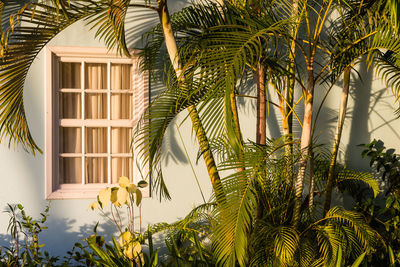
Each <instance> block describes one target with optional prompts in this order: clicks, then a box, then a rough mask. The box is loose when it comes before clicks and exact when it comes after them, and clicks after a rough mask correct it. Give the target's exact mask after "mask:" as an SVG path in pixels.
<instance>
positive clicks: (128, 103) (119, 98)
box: [111, 94, 133, 120]
mask: <svg viewBox="0 0 400 267" xmlns="http://www.w3.org/2000/svg"><path fill="white" fill-rule="evenodd" d="M132 98H133V97H132V94H112V95H111V119H112V120H118V119H132V118H133V105H132Z"/></svg>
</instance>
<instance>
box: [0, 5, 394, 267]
mask: <svg viewBox="0 0 400 267" xmlns="http://www.w3.org/2000/svg"><path fill="white" fill-rule="evenodd" d="M222 3H223V4H222V5H219V4H215V3H212V2H210V1H204V2H200V3H198V4H193V5H192V6H190V7H188V8H185V9H183V10H182V11H180V12H178V13H176V14H174V15H173V16H171V17H169V14H168V11H167V10H168V9H167V8H166V4H167V2H166V1H157V7H155V6H151V5H147V4H148V2H147V1H146V2H145V4H144V5H141V6H140V7H147V8H150V9H152V10H155V11H157V12H158V15H159V17H160V19H161V20H160V25H157V26H156V27H155V28H153V29H152V30H151V31H150V32H149V33H148V34H147V36H146V37H147V39H146V40H147V42H148V43H147V45H146V47H145V49H144V52H143V58H144V61H143V65H142V67H143V68H145V69H146V68H147V69H150V70H152V69H154V68H155V65H154V64H156V63H155V62H157V60H156V58H168V55H167V53H168V54H169V56H170V57H169V59H170V60H169V61H170V62H167V63H166V65H165V66H166V67H165V69H166V74H167V75H165V76H164V78H165V80H164V82H165V84H166V86H167V88H166V90H165V91H164V92H162V93H161V94H160V95H159V96H158V97H157V98H156V99H155V100H154V101H153V102H152V104H151V105H150V107H149V108H148V109H147V110H146V112H145V113H144V114H143V119H142V120H141V123H140V124H139V127H138V130H137V132H136V135H135V140H134V141H135V142H134V144H135V146H136V147H139V150H140V151H139V152H140V153H139V155H140V156H142V157H143V158H144V162H145V163H149V165H150V169H151V170H152V171H153V173H155V172H159V173H160V175H159V176H158V177H157V179H156V180H155V182H154V183H155V185H156V186H154V188H158V189H160V192H161V193H160V195H164V196H166V197H167V198H169V194H168V191H167V190H166V187H165V183H164V181H163V177H162V170H161V167H160V164H159V163H160V155H161V152H162V151H161V148H162V142H163V138H164V135H165V131H166V129H167V127H168V125H169V124H170V123H171V121H173V119H174V118H175V117H176V116H177V115H178V114H179V113H181V112H182V111H183V110H185V109H187V108H192V109H191V110H196V108H198V110H199V112H198V114H197V111H196V112H195V113H196V114H195V115H196V118H197V120H196V121H195V120H193V122H194V123H193V127H194V129H195V132H196V134H198V133H199V131H198V129H199V128H201V130H203V129H202V128H203V126H201V127H197V126H198V125H204V129H205V130H206V132H205V133H203V134H202V137H201V138H199V143H200V146H202V145H203V144H204V145H205V147H207V153H208V152H209V150H210V148H211V149H212V152H213V154H216V155H217V158H218V159H219V164H218V169H217V170H216V169H215V164H214V163H215V162H214V159H213V154H211V155H210V153H208V154H207V155H208V159H209V160H208V161H207V160H206V165H207V167H208V170H209V172H210V170H212V171H213V173H214V174H217V175H214V176H212V175H210V177H211V182H212V185H213V189H214V195H213V198H214V199H213V200H212V202H211V203H207V204H205V205H204V206H201V207H198V208H196V209H195V210H194V211H193V212H192V213H191V214H189V216H188V217H186V218H185V219H184V220H182V221H180V222H178V223H176V224H172V225H164V226H163V228H164V229H165V230H168V234H167V238H166V244H167V247H168V249H169V251H170V254H171V258H170V261H169V262H168V264H171V265H213V264H214V265H226V266H235V265H240V266H248V265H255V266H258V265H262V266H263V265H270V266H322V265H323V266H331V265H336V266H341V265H348V264H353V265H357V264H360V263H361V261H363V259H364V257H367V258H369V260H370V261H374V260H376V259H375V258H376V257H379V253H378V254H376V255H373V253H374V252H375V248H374V247H377V249H379V244H380V242H379V241H380V239H381V238H380V237H381V236H383V238H384V239H385V240H386V241H387V242H386V243H388V244H389V245H388V246H387V249H386V248H385V252H384V253H385V256H387V255H388V256H389V257H386V259H388V261H390V262H391V263H392V264H395V263H394V262H395V261H396V256H397V253H398V251H397V249H398V248H397V245H396V242H397V241H398V240H399V239H398V237H396V236H393V237H391V235H392V234H393V233H394V234H396V231H397V223H398V220H399V219H398V218H399V217H398V216H392V215H393V214H391V213H394V214H397V213H398V206H399V205H400V204H399V202H398V200H397V198H395V197H393V196H396V194H398V193H396V192H397V191H398V181H397V180H398V177H397V176H396V173H392V172H393V170H396V168H397V167H396V165H394V163H395V162H396V161H398V159H397V156H396V157H393V155H391V154H390V153H387V151H386V152H383V150H380V149H376V150H374V149H375V147H374V146H375V144H372V145H371V146H370V147H369V149H370V150H371V151H372V152H371V151H370V152H368V153H369V155H370V156H372V157H373V160H372V162H373V163H374V162H377V164H378V167H377V168H378V171H379V170H380V169H381V167H382V166H383V168H384V169H385V171H384V177H386V176H387V178H388V181H389V185H390V186H389V190H388V192H389V195H390V196H392V198H390V196H389V197H388V198H387V199H388V200H387V201H388V202H387V203H386V204H387V208H386V209H385V212H383V213H382V214H381V215H382V216H389V215H387V214H386V212H387V213H389V214H390V216H392V217H390V219H389V220H387V221H383V223H380V222H379V221H378V220H379V219H377V217H374V210H375V207H374V206H372V209H371V208H370V206H369V203H373V202H374V200H373V198H374V197H375V196H376V195H377V194H378V193H379V186H378V183H377V181H376V180H374V179H373V178H372V176H371V175H370V174H368V173H360V172H355V171H352V170H349V169H346V168H344V167H341V166H340V165H339V164H336V155H337V154H335V153H332V155H334V160H333V162H330V163H328V162H329V161H327V160H326V159H325V158H323V157H322V156H321V154H319V153H316V150H315V148H316V147H317V146H316V145H315V144H314V143H313V142H314V139H315V138H313V137H314V136H313V135H314V130H315V127H316V124H317V119H318V115H319V111H318V112H317V114H316V116H315V117H316V118H314V117H313V116H314V113H315V112H314V111H313V108H314V102H313V100H314V98H316V96H318V95H319V94H320V90H319V87H318V86H320V85H322V86H327V88H328V90H327V93H326V95H325V96H324V101H325V98H326V97H327V95H328V94H329V92H330V91H331V89H332V88H333V87H334V86H335V84H336V83H337V81H338V80H339V79H340V77H341V75H342V74H343V72H344V71H345V70H347V74H348V75H349V76H350V72H351V68H352V67H353V66H354V65H355V64H357V63H359V62H360V61H361V59H362V56H364V55H365V56H366V59H367V61H368V65H369V66H372V64H373V63H375V66H376V70H377V74H378V75H380V76H381V77H382V78H383V79H384V80H385V82H386V84H387V86H388V87H390V88H392V91H393V93H394V95H395V96H398V95H399V88H400V85H399V84H400V83H399V81H400V80H399V77H400V76H399V70H400V68H399V62H400V60H399V58H400V56H399V55H400V45H399V44H400V39H399V36H398V34H397V33H398V31H397V25H398V23H396V22H397V19H398V17H397V13H398V12H397V9H398V6H397V5H396V4H393V3H394V2H391V3H389V2H388V1H384V0H382V1H358V0H354V1H353V0H351V1H340V0H338V1H333V0H327V1H325V0H324V1H314V0H309V1H307V0H294V1H287V0H277V1H261V2H254V1H223V2H222ZM130 6H131V5H130V1H120V0H114V1H109V0H104V1H103V0H101V1H84V0H79V1H75V2H73V3H70V1H68V3H67V1H66V0H63V1H58V0H57V1H55V0H54V1H39V2H38V4H36V3H33V2H32V3H30V4H28V5H27V6H26V7H24V8H23V9H21V11H20V13H19V14H18V15H19V16H18V17H17V18H21V21H25V20H28V18H31V17H32V19H31V20H30V23H31V24H33V25H35V26H36V27H35V26H33V27H31V26H29V25H30V24H28V27H25V26H24V25H20V24H17V23H14V21H12V20H10V21H11V28H10V29H9V30H8V31H3V34H4V35H3V36H4V38H3V39H2V43H1V49H2V52H3V53H4V62H5V63H4V65H3V66H4V68H3V69H2V70H4V71H2V72H1V75H2V76H0V78H2V79H1V84H0V86H1V92H3V95H4V97H2V98H1V101H0V102H1V106H2V107H4V110H5V112H3V110H2V113H1V117H0V121H1V122H2V123H1V127H0V132H1V133H3V134H5V135H9V136H11V137H12V138H11V139H12V140H14V141H17V142H22V143H23V144H25V145H26V146H27V147H28V148H31V149H32V150H35V149H37V147H36V145H35V144H34V142H33V140H32V138H31V136H30V134H29V130H28V128H27V124H26V121H25V115H24V110H23V102H22V88H23V82H24V79H25V77H26V73H27V70H28V68H29V66H30V65H31V63H32V61H33V59H34V58H35V56H36V55H37V53H38V52H39V51H40V49H41V48H42V47H43V46H44V45H45V44H46V43H47V42H48V41H49V40H51V38H53V37H54V36H55V35H56V34H57V33H58V32H60V31H61V30H62V29H64V28H65V27H67V26H68V25H70V24H72V23H73V22H75V21H77V20H79V19H88V21H89V23H91V24H92V25H95V26H98V31H97V34H96V35H97V36H98V37H99V38H101V39H103V40H104V41H105V43H106V45H107V46H108V47H109V48H113V47H117V49H118V50H119V51H120V52H121V53H122V52H125V53H128V49H127V46H126V43H125V28H124V21H125V18H126V14H127V11H128V8H129V7H130ZM132 6H133V7H134V6H135V5H132ZM77 7H80V8H77ZM386 7H389V8H390V10H386V9H385V8H386ZM36 9H38V10H36ZM333 12H337V13H338V15H339V16H338V18H337V19H332V20H330V19H329V20H328V18H330V16H331V14H332V13H333ZM36 14H39V15H36ZM60 14H61V15H60ZM11 18H12V19H15V18H14V17H11ZM56 21H57V23H56ZM328 22H329V23H328ZM8 35H10V36H12V38H9V36H8ZM32 36H33V37H32ZM167 36H168V37H169V38H170V39H169V40H168V41H166V39H167ZM164 44H165V45H166V46H167V51H164V50H163V49H162V46H163V45H164ZM171 44H172V46H173V48H174V49H175V48H176V49H175V50H178V51H172V50H174V49H172V50H171ZM176 46H177V47H176ZM22 48H23V49H22ZM22 50H23V51H32V52H31V53H28V55H25V54H24V53H21V52H20V51H22ZM171 55H173V56H171ZM177 63H179V64H177ZM171 66H173V67H174V68H172V67H171ZM260 66H262V68H264V69H265V70H267V71H266V72H265V73H263V72H260V69H262V68H260ZM251 80H255V83H256V84H257V85H258V86H257V90H259V89H260V88H261V86H260V85H261V84H270V85H271V86H270V87H269V88H267V87H266V88H264V89H262V90H263V91H264V94H267V92H266V91H265V90H270V92H268V93H276V94H277V98H278V100H279V103H273V104H274V105H275V106H276V107H278V109H279V110H280V112H281V115H282V128H283V125H284V124H292V120H293V119H292V115H294V117H295V118H296V119H297V120H298V122H299V125H300V126H301V131H302V133H301V139H300V140H297V139H296V135H295V134H296V133H293V132H291V131H289V132H286V131H285V129H282V130H283V132H285V134H287V135H285V136H282V138H278V139H276V140H272V139H270V140H268V141H267V142H262V143H261V142H258V141H257V142H256V143H254V142H252V141H251V140H250V141H248V142H244V141H243V140H242V133H241V129H240V124H239V117H238V115H237V105H236V98H237V97H238V96H239V95H245V96H246V97H249V98H254V97H253V95H254V94H253V92H252V91H253V90H252V89H253V88H252V87H251V86H248V84H249V82H250V81H251ZM260 81H261V82H260ZM295 84H296V87H295V86H294V85H295ZM297 88H298V90H299V91H300V93H298V94H297V95H300V97H299V99H298V100H297V101H293V99H294V89H296V90H297ZM260 90H261V89H260ZM257 96H258V91H257ZM257 100H258V101H257V108H261V106H262V105H265V102H266V101H264V100H261V98H257ZM397 100H398V98H397ZM324 101H322V104H323V103H324ZM261 102H262V103H261ZM268 102H270V101H269V100H268ZM300 102H303V103H304V110H305V112H304V120H303V121H300V119H299V116H298V114H297V113H296V109H295V106H296V105H297V104H298V103H300ZM322 104H321V106H320V109H321V107H322ZM264 108H265V106H264ZM320 109H319V110H320ZM343 109H344V110H345V109H346V107H343ZM264 113H265V112H264ZM342 114H343V113H342ZM189 115H190V116H192V115H193V113H192V112H189ZM264 115H265V114H264ZM264 117H265V116H264ZM344 117H345V116H344ZM344 117H343V118H344ZM266 120H267V119H266V118H265V119H264V121H263V122H262V123H264V124H265V123H266ZM287 120H291V121H290V122H288V121H287ZM342 123H343V122H342ZM196 127H197V128H196ZM257 127H258V128H260V129H261V127H259V125H258V126H257ZM338 128H340V127H338ZM203 132H204V131H203ZM206 134H207V136H206ZM292 134H293V136H292ZM340 134H341V133H338V136H340ZM263 135H264V137H265V135H266V133H265V132H264V133H263ZM207 137H208V138H209V139H207ZM208 140H211V144H212V146H210V143H209V142H208ZM298 143H300V146H298ZM339 143H340V137H339V140H338V142H337V144H335V147H336V153H337V148H338V147H339ZM334 150H335V149H334ZM204 152H205V150H204V149H202V151H201V153H202V154H203V155H206V154H205V153H204ZM327 163H328V164H327ZM328 167H331V168H330V169H329V172H330V173H331V174H332V173H333V172H331V170H333V171H334V175H331V176H330V178H329V182H327V175H326V173H327V170H328ZM308 171H309V173H308ZM219 172H221V173H223V174H227V175H226V176H225V177H222V178H221V179H220V176H219ZM213 177H214V178H215V177H218V179H214V180H213ZM215 180H218V182H220V184H217V183H215ZM328 184H329V186H328ZM360 184H364V185H365V188H368V189H367V190H368V191H367V190H365V191H362V192H359V194H358V195H357V190H354V188H357V187H359V188H360ZM157 185H158V187H157ZM138 186H139V185H133V184H130V183H129V180H128V179H127V178H121V180H120V187H114V188H106V189H104V190H102V191H101V192H100V194H99V196H98V198H97V201H95V202H94V203H93V204H92V205H91V208H92V209H99V210H100V212H101V213H102V214H103V215H104V216H108V217H109V218H110V220H111V221H112V222H114V224H115V225H116V227H117V228H118V231H119V233H120V242H119V243H118V242H117V241H116V240H115V239H114V240H113V243H112V244H111V245H106V244H104V243H105V242H104V239H102V238H101V237H99V236H97V234H96V231H95V235H94V236H93V237H91V238H89V239H87V243H88V247H80V249H81V250H82V251H83V255H85V256H84V257H83V258H82V260H83V261H86V264H94V265H102V264H109V265H116V266H118V265H124V264H128V263H129V264H130V265H140V264H145V263H146V261H145V260H143V259H144V258H146V257H145V256H144V255H145V253H144V252H143V251H142V249H141V244H142V240H143V238H142V236H141V234H140V233H136V232H135V231H134V227H133V225H134V224H133V218H134V214H133V207H134V204H135V203H136V204H137V205H139V204H140V202H141V193H140V190H139V189H138V188H137V187H138ZM307 186H308V190H307ZM332 186H336V187H338V189H339V191H340V192H350V193H352V194H353V195H355V197H356V199H357V200H358V202H359V207H358V211H361V212H363V213H359V212H356V211H351V210H345V209H344V208H342V207H332V208H331V209H329V207H330V204H331V203H330V198H328V197H326V199H328V200H329V203H327V204H328V205H327V207H328V208H327V209H326V210H325V211H324V212H321V206H320V202H319V201H318V199H317V200H315V199H314V196H319V197H322V196H328V194H329V196H330V192H331V191H332V188H331V187H332ZM370 189H372V194H370V192H371V191H370ZM216 191H219V192H216ZM220 192H222V193H223V194H220ZM369 195H370V196H371V198H370V200H367V198H366V197H367V196H369ZM221 196H223V197H221ZM319 200H320V199H319ZM368 201H369V202H368ZM109 202H111V203H112V204H111V205H110V214H108V213H106V212H105V211H104V209H105V208H106V206H107V205H108V204H109ZM125 206H126V208H127V209H128V212H127V214H128V223H127V224H126V225H125V224H124V223H122V221H121V220H119V218H120V212H119V209H120V208H122V207H125ZM371 212H372V213H371ZM364 215H367V216H366V217H367V220H366V218H365V217H364ZM396 218H397V219H396ZM392 219H393V220H392ZM381 222H382V221H381ZM375 223H378V224H379V223H380V224H382V225H383V226H388V227H389V228H388V229H389V230H386V229H385V230H384V231H386V232H382V230H381V229H380V228H379V227H375ZM386 223H387V224H386ZM161 228H162V227H161ZM374 229H376V230H377V231H378V233H380V235H379V234H378V233H377V231H375V230H374ZM384 233H385V234H386V235H389V236H385V234H384ZM388 240H389V242H388ZM149 243H150V239H149ZM382 246H383V247H384V246H385V245H382ZM89 250H90V251H89ZM80 255H81V254H80ZM152 255H157V254H156V253H155V254H152ZM377 255H378V256H377ZM75 256H77V255H76V254H75ZM77 257H78V259H80V258H79V255H78V256H77ZM149 258H150V259H153V260H150V261H149V262H150V264H157V260H154V258H153V256H149ZM155 258H156V256H155Z"/></svg>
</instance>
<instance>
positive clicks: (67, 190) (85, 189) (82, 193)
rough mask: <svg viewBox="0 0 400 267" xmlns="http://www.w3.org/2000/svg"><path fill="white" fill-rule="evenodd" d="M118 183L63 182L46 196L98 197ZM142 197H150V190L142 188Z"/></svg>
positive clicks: (63, 197) (68, 197)
mask: <svg viewBox="0 0 400 267" xmlns="http://www.w3.org/2000/svg"><path fill="white" fill-rule="evenodd" d="M114 186H118V185H116V184H115V185H113V184H112V185H110V184H92V185H80V184H63V185H60V186H59V189H57V190H55V191H53V192H51V193H50V194H49V195H47V196H46V200H56V199H96V197H97V195H98V194H99V192H100V190H101V189H103V188H106V187H114ZM141 191H142V197H143V198H148V197H150V196H149V190H148V189H146V188H144V189H141Z"/></svg>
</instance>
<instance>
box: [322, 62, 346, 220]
mask: <svg viewBox="0 0 400 267" xmlns="http://www.w3.org/2000/svg"><path fill="white" fill-rule="evenodd" d="M350 74H351V67H350V66H349V67H347V68H346V69H345V70H344V74H343V88H342V97H341V100H340V107H339V118H338V121H337V125H336V134H335V141H334V142H333V147H332V156H331V161H330V163H329V171H328V181H327V183H326V189H325V190H326V196H325V203H324V216H325V214H326V213H327V212H328V210H329V209H330V207H331V201H332V189H333V180H334V175H335V166H336V160H337V154H338V151H339V144H340V139H341V137H342V132H343V125H344V120H345V118H346V110H347V100H348V98H349V87H350Z"/></svg>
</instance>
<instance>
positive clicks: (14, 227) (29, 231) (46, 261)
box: [0, 204, 58, 266]
mask: <svg viewBox="0 0 400 267" xmlns="http://www.w3.org/2000/svg"><path fill="white" fill-rule="evenodd" d="M7 205H8V210H6V212H7V213H8V214H9V215H10V220H9V223H8V228H7V231H8V232H9V234H10V246H9V247H1V248H0V263H1V264H2V265H5V266H37V265H42V266H54V265H55V263H56V262H57V261H58V258H57V257H51V256H50V255H49V253H48V252H47V251H42V248H43V247H44V244H40V242H39V234H40V233H41V232H42V231H43V230H45V229H47V227H45V226H44V224H45V222H46V220H47V217H48V216H49V208H50V206H49V205H47V206H46V208H45V210H44V212H43V213H41V214H40V216H41V218H40V219H37V220H35V219H33V218H32V217H31V216H29V215H27V214H26V212H25V209H24V207H23V206H22V205H21V204H17V205H10V204H7Z"/></svg>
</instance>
